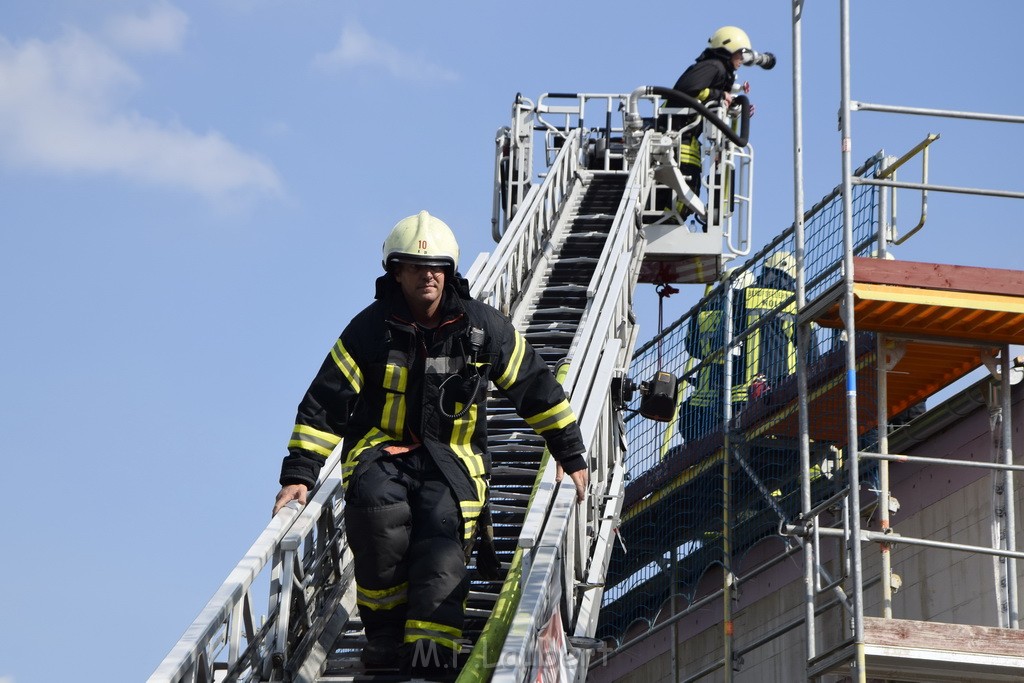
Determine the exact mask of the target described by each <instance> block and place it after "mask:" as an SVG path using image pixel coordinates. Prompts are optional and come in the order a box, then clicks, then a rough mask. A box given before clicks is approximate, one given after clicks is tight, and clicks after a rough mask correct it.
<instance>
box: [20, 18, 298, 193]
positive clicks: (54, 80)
mask: <svg viewBox="0 0 1024 683" xmlns="http://www.w3.org/2000/svg"><path fill="white" fill-rule="evenodd" d="M140 82H141V79H140V77H139V76H138V74H136V73H135V71H134V70H132V68H131V67H130V66H129V65H128V64H126V63H125V62H123V61H122V60H121V59H120V58H119V57H118V56H117V55H116V54H115V53H113V52H111V51H110V50H109V49H108V48H106V47H105V46H104V45H102V44H101V43H99V42H97V41H96V40H95V39H93V38H91V37H90V36H88V35H86V34H84V33H82V32H81V31H77V30H73V29H72V30H69V31H68V32H67V33H66V34H65V35H64V36H63V37H61V38H59V39H57V40H54V41H52V42H43V41H40V40H29V41H27V42H24V43H21V44H18V45H14V44H12V43H10V42H9V41H7V40H6V39H5V38H3V37H0V163H4V164H6V165H9V166H12V167H17V168H30V169H37V170H43V171H58V172H65V173H79V172H84V173H112V174H118V175H121V176H124V177H127V178H130V179H132V180H136V181H143V182H148V183H150V184H154V185H161V186H170V187H176V188H182V189H185V190H188V191H192V192H196V193H198V194H201V195H204V196H207V197H210V198H218V197H225V196H227V195H229V194H237V193H240V192H254V191H255V192H263V193H266V192H270V193H278V192H280V191H281V183H280V179H279V178H278V175H277V173H276V171H275V170H274V169H273V167H271V166H270V165H268V164H266V163H265V162H263V161H261V160H259V159H257V158H256V157H254V156H253V155H251V154H249V153H246V152H244V151H242V150H240V149H238V148H237V147H236V146H234V145H233V144H232V143H231V142H229V141H228V140H226V139H225V138H224V137H223V136H222V135H221V134H220V133H218V132H216V131H210V132H205V133H197V132H195V131H192V130H189V129H187V128H185V127H184V126H181V125H179V124H173V123H172V124H164V123H161V122H158V121H155V120H153V119H150V118H147V117H145V116H144V115H142V114H140V113H139V112H137V111H133V110H131V109H128V108H125V107H123V106H119V105H121V104H122V101H123V100H124V99H125V98H126V97H127V95H128V94H129V93H130V92H131V91H132V90H133V88H134V87H136V86H137V85H138V84H139V83H140Z"/></svg>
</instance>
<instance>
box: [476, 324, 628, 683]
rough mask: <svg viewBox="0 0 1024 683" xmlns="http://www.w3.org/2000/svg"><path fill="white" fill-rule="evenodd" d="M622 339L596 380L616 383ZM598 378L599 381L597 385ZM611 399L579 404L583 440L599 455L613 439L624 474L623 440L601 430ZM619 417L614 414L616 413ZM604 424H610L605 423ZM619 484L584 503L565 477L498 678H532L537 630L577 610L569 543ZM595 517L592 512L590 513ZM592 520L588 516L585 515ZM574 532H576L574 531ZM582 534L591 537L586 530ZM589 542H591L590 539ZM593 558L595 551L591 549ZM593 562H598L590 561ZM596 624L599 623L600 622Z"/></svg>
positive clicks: (593, 395)
mask: <svg viewBox="0 0 1024 683" xmlns="http://www.w3.org/2000/svg"><path fill="white" fill-rule="evenodd" d="M618 344H619V341H618V340H614V341H611V342H609V347H608V353H606V354H604V358H605V362H604V363H603V364H602V368H601V371H600V372H597V373H595V380H596V381H604V382H606V383H610V382H611V378H612V375H613V373H614V371H615V367H616V365H617V360H618V359H617V355H618V354H617V350H618ZM596 381H595V384H596ZM602 404H608V405H609V406H610V403H608V400H607V392H605V394H604V395H603V396H602V395H599V392H591V395H590V400H589V401H587V403H586V404H585V405H583V407H582V408H581V409H580V411H579V412H580V429H581V431H582V432H583V437H584V443H586V444H587V446H588V449H587V450H588V453H590V454H591V456H592V457H595V454H596V457H597V459H598V460H600V459H601V458H602V457H603V456H604V455H605V454H606V453H607V452H608V450H609V449H608V448H607V445H608V443H609V442H610V443H612V444H613V445H612V449H611V450H612V452H613V457H614V458H615V460H616V461H617V462H618V467H617V468H616V469H618V470H619V472H620V473H621V453H622V451H621V439H619V438H618V436H617V435H615V438H614V439H611V438H609V437H610V436H611V435H612V434H611V432H608V431H605V432H604V433H602V432H601V431H600V430H599V427H600V426H601V425H602V420H601V417H602V410H601V409H602V408H603V407H604V405H602ZM613 418H614V416H613ZM605 424H607V423H606V422H605ZM614 481H619V482H620V485H621V474H620V476H619V477H614V478H612V480H611V481H609V482H608V483H609V484H611V483H612V482H614ZM613 491H614V489H613V487H611V486H608V487H606V488H603V489H601V490H597V491H593V492H592V493H591V494H590V495H589V496H588V500H587V501H586V502H585V503H581V504H579V505H577V504H576V499H575V489H574V487H573V486H571V485H570V484H568V483H567V482H563V485H562V486H559V487H558V488H557V489H556V490H555V491H554V499H553V501H552V504H551V511H550V514H549V515H548V516H547V518H546V522H547V523H546V524H545V526H544V529H543V534H542V536H541V539H540V542H539V544H538V546H537V548H536V549H535V550H534V553H533V561H532V562H531V563H530V567H529V571H528V573H527V574H526V575H524V579H523V590H522V598H521V599H520V601H519V606H518V608H517V610H516V614H515V616H514V617H513V620H512V627H511V628H510V630H509V635H508V638H507V639H506V641H505V645H504V647H503V649H502V653H501V656H500V657H499V658H498V662H499V665H498V667H497V668H496V669H495V672H494V677H493V679H492V680H494V681H525V680H528V678H530V677H532V675H533V674H534V673H535V672H534V671H533V663H534V655H535V652H536V649H537V644H538V642H537V641H538V634H539V633H540V631H541V630H542V629H543V628H544V626H545V625H546V624H548V623H549V622H550V621H551V620H552V618H553V615H554V614H555V609H556V607H559V606H560V605H562V604H564V605H565V606H567V607H568V608H569V609H570V610H571V611H572V612H574V613H575V612H576V611H577V606H576V604H575V599H574V598H573V599H569V600H564V601H563V599H562V596H563V586H572V587H573V588H575V583H570V582H572V581H574V579H575V577H574V576H572V575H571V574H570V573H568V572H566V567H565V565H564V563H563V560H564V559H566V558H567V557H568V556H571V553H572V551H571V550H570V547H571V546H570V544H573V545H580V544H581V541H582V540H585V539H580V538H578V536H579V534H580V531H581V529H580V525H579V522H578V520H579V516H581V515H583V514H584V513H586V512H587V511H588V507H589V506H590V505H600V504H601V503H602V502H604V501H606V500H609V499H610V496H611V495H612V493H613ZM591 517H592V516H591V515H589V514H588V518H591ZM582 521H587V520H582ZM570 531H573V532H574V533H570ZM583 536H584V537H585V536H586V531H585V529H584V530H583ZM603 540H604V541H605V543H606V545H610V544H611V543H612V540H613V539H612V537H611V534H610V533H609V534H608V535H607V536H606V537H605V538H604V539H603ZM588 545H589V544H588ZM587 554H588V559H590V556H591V554H592V553H591V552H588V553H587ZM588 564H590V565H592V564H593V563H592V562H590V563H588ZM562 616H563V617H565V618H566V619H567V620H568V621H569V622H570V623H571V622H572V621H573V620H574V616H575V615H574V614H572V613H570V614H565V615H562ZM595 625H596V624H595Z"/></svg>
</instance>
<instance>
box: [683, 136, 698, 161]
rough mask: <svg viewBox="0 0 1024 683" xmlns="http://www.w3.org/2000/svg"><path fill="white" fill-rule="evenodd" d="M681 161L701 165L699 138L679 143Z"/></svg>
mask: <svg viewBox="0 0 1024 683" xmlns="http://www.w3.org/2000/svg"><path fill="white" fill-rule="evenodd" d="M679 163H681V164H693V165H694V166H700V141H699V140H697V138H693V139H692V140H690V141H689V142H684V143H682V144H680V145H679Z"/></svg>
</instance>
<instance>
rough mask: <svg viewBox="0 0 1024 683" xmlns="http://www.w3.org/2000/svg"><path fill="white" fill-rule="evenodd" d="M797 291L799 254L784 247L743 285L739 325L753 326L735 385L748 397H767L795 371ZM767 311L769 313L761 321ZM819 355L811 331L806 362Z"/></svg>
mask: <svg viewBox="0 0 1024 683" xmlns="http://www.w3.org/2000/svg"><path fill="white" fill-rule="evenodd" d="M795 291H796V259H795V258H794V256H793V255H792V254H791V253H789V252H788V251H784V250H780V251H776V252H774V253H772V254H770V255H769V256H768V257H767V258H766V259H765V261H764V264H763V266H762V268H761V273H760V274H759V275H758V276H757V278H756V279H755V281H754V283H753V284H752V285H751V286H749V287H747V288H746V289H744V290H743V295H742V304H741V306H742V308H743V311H744V316H745V319H744V321H743V323H742V325H741V328H740V329H744V328H747V327H752V328H753V329H752V331H751V333H750V334H749V335H748V336H747V338H746V340H745V341H744V342H743V353H742V354H741V355H740V357H739V358H738V359H737V360H736V361H734V368H735V369H736V370H737V372H738V375H739V381H738V382H737V383H736V384H734V390H735V391H737V392H742V393H743V394H744V396H746V397H747V398H748V399H749V398H764V397H767V395H768V392H770V391H771V390H772V389H777V388H778V387H779V386H780V385H781V384H782V382H783V381H784V380H785V379H786V378H787V377H789V376H790V375H793V374H795V373H796V358H797V351H796V302H795V301H794V300H793V295H794V292H795ZM787 301H788V303H785V302H787ZM776 309H777V310H776ZM765 316H770V317H768V318H767V319H765V320H761V319H762V318H764V317H765ZM818 355H819V354H818V348H817V345H816V344H815V342H814V339H813V336H812V339H811V343H810V348H809V349H808V362H813V361H814V359H816V358H817V357H818Z"/></svg>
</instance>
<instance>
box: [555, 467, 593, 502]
mask: <svg viewBox="0 0 1024 683" xmlns="http://www.w3.org/2000/svg"><path fill="white" fill-rule="evenodd" d="M563 477H565V470H563V469H562V466H561V465H559V466H558V470H557V471H556V473H555V483H556V484H561V483H562V478H563ZM569 478H570V479H572V483H573V484H574V485H575V486H576V502H577V503H582V502H583V499H584V498H586V497H587V485H588V484H589V483H590V472H588V471H587V469H586V468H583V469H582V470H576V471H575V472H573V473H572V474H570V475H569Z"/></svg>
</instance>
